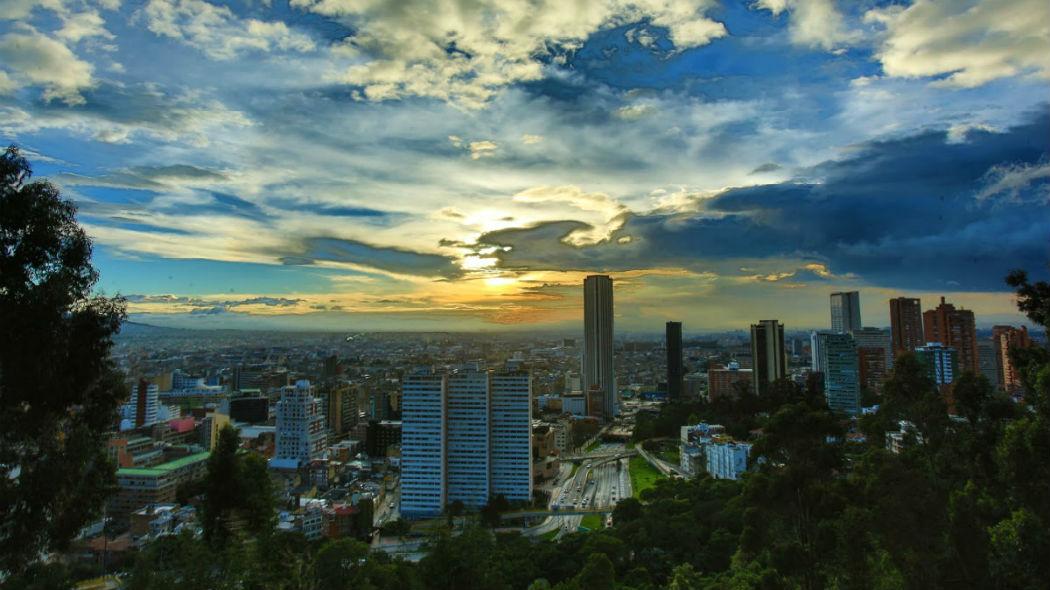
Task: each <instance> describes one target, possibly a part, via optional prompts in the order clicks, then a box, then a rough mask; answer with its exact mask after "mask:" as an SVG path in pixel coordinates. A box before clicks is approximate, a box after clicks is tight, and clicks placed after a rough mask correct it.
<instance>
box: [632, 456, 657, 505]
mask: <svg viewBox="0 0 1050 590" xmlns="http://www.w3.org/2000/svg"><path fill="white" fill-rule="evenodd" d="M630 470H631V490H632V492H633V493H632V495H633V496H634V497H635V498H637V497H639V496H640V495H641V493H642V491H643V490H647V489H649V488H651V487H653V486H654V485H656V482H657V481H659V480H661V479H663V477H664V474H662V473H660V472H659V471H657V470H656V468H655V467H653V466H652V465H650V464H649V462H648V461H646V460H645V459H643V458H641V457H631V467H630Z"/></svg>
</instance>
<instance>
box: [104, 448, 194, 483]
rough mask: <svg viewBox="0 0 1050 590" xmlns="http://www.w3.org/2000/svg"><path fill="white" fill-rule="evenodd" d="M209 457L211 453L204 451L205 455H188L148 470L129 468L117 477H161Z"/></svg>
mask: <svg viewBox="0 0 1050 590" xmlns="http://www.w3.org/2000/svg"><path fill="white" fill-rule="evenodd" d="M209 456H211V453H210V452H208V451H204V452H203V453H195V454H193V455H187V456H185V457H182V458H181V459H176V460H174V461H168V462H167V463H161V464H160V465H154V466H153V467H148V468H137V467H128V468H124V469H118V470H117V475H118V476H121V475H124V476H128V475H132V476H141V477H150V476H153V477H159V476H161V475H164V474H167V473H170V472H172V471H176V470H178V469H182V468H183V467H187V466H189V465H192V464H194V463H198V462H200V461H207V460H208V457H209Z"/></svg>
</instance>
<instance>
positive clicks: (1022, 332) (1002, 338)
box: [992, 326, 1032, 393]
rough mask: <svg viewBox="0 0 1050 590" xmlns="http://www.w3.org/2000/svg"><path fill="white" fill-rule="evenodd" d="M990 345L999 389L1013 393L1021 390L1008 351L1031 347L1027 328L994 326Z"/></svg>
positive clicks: (1019, 381) (1017, 375) (1019, 379)
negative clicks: (992, 350) (995, 365)
mask: <svg viewBox="0 0 1050 590" xmlns="http://www.w3.org/2000/svg"><path fill="white" fill-rule="evenodd" d="M992 345H993V346H994V347H995V356H996V360H997V361H998V362H997V365H998V386H999V389H1002V390H1003V391H1006V392H1008V393H1013V392H1015V391H1017V390H1018V389H1020V388H1021V375H1020V374H1019V373H1018V372H1017V368H1016V367H1015V366H1014V363H1013V361H1012V360H1010V351H1011V350H1012V349H1015V348H1027V347H1029V346H1031V345H1032V339H1031V338H1030V337H1029V336H1028V327H1027V326H1021V327H1020V328H1015V327H1013V326H995V327H993V328H992Z"/></svg>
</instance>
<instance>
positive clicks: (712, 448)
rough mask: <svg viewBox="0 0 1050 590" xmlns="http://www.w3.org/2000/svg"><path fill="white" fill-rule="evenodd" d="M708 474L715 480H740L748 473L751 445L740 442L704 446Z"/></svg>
mask: <svg viewBox="0 0 1050 590" xmlns="http://www.w3.org/2000/svg"><path fill="white" fill-rule="evenodd" d="M704 455H705V457H706V459H707V461H706V464H707V472H708V473H709V474H711V477H713V478H715V479H740V476H741V475H743V474H744V472H745V471H747V461H748V457H749V456H750V455H751V445H750V444H748V443H738V442H719V443H712V444H709V445H705V446H704Z"/></svg>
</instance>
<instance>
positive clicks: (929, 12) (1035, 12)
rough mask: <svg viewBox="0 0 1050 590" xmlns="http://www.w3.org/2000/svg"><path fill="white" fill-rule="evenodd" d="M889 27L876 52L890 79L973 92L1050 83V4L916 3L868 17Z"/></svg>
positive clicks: (1015, 0) (991, 0) (1008, 0)
mask: <svg viewBox="0 0 1050 590" xmlns="http://www.w3.org/2000/svg"><path fill="white" fill-rule="evenodd" d="M865 19H866V20H867V21H869V22H874V23H878V24H880V25H882V26H884V27H885V39H884V41H883V43H882V46H881V48H880V49H879V51H878V58H879V60H880V61H881V62H882V67H883V69H884V70H885V71H886V73H887V74H889V75H891V76H903V77H919V76H939V77H942V79H941V80H940V83H941V84H945V85H949V86H957V87H973V86H979V85H981V84H985V83H987V82H989V81H991V80H996V79H998V78H1005V77H1008V76H1018V75H1020V76H1033V77H1037V78H1041V79H1044V80H1045V79H1048V78H1050V50H1048V49H1050V28H1048V27H1047V25H1046V23H1047V22H1050V2H1046V1H1045V0H984V1H982V2H974V1H965V2H935V1H932V0H916V1H915V2H914V3H913V4H912V5H911V6H907V7H904V6H901V5H898V4H893V5H891V6H889V7H887V8H883V9H875V10H872V11H870V12H868V13H867V15H866V17H865Z"/></svg>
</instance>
